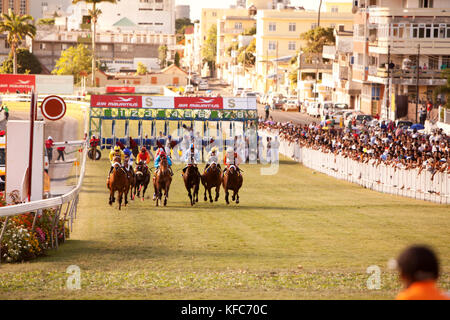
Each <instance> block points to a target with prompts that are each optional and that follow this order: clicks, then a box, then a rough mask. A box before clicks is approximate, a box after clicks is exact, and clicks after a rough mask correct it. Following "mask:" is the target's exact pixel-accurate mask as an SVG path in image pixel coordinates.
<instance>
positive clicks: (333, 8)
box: [331, 7, 339, 12]
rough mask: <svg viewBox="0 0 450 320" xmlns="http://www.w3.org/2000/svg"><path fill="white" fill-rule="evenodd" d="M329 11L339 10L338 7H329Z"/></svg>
mask: <svg viewBox="0 0 450 320" xmlns="http://www.w3.org/2000/svg"><path fill="white" fill-rule="evenodd" d="M331 12H339V7H331Z"/></svg>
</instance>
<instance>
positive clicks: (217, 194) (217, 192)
mask: <svg viewBox="0 0 450 320" xmlns="http://www.w3.org/2000/svg"><path fill="white" fill-rule="evenodd" d="M219 192H220V184H218V185H217V186H216V198H215V199H214V200H215V201H217V200H219Z"/></svg>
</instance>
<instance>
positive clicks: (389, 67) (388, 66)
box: [385, 45, 391, 120]
mask: <svg viewBox="0 0 450 320" xmlns="http://www.w3.org/2000/svg"><path fill="white" fill-rule="evenodd" d="M390 65H391V45H388V59H387V90H386V93H385V94H386V95H387V100H386V109H387V110H386V111H387V112H386V114H387V118H388V120H390V117H389V109H390V107H391V92H390V90H391V86H390V83H389V81H390V80H391V77H390V74H391V66H390Z"/></svg>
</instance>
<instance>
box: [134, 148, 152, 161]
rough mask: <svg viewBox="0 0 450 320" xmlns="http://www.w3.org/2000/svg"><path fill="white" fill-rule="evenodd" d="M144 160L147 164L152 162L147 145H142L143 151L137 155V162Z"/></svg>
mask: <svg viewBox="0 0 450 320" xmlns="http://www.w3.org/2000/svg"><path fill="white" fill-rule="evenodd" d="M141 161H143V162H144V163H145V164H146V165H148V164H149V163H150V153H148V151H147V148H146V147H142V149H141V152H139V154H138V155H137V157H136V163H139V162H141Z"/></svg>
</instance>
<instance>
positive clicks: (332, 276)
mask: <svg viewBox="0 0 450 320" xmlns="http://www.w3.org/2000/svg"><path fill="white" fill-rule="evenodd" d="M105 159H106V153H104V155H103V158H102V160H101V161H99V162H95V163H94V162H89V165H88V169H87V176H86V180H85V184H84V187H83V191H82V193H81V195H80V204H79V213H78V218H77V220H76V222H75V224H74V232H73V234H72V235H71V240H69V241H68V242H67V243H66V244H64V245H63V246H62V247H61V248H60V250H58V251H53V252H51V253H50V254H49V256H48V257H44V258H40V259H38V260H37V261H33V262H29V263H23V264H12V265H2V266H1V267H0V270H1V272H0V298H9V299H16V298H19V299H20V298H41V299H48V298H51V299H53V298H56V299H69V298H75V299H85V298H93V299H129V298H138V299H141V298H149V299H190V298H194V299H206V298H212V299H335V298H342V299H352V298H358V299H380V298H387V299H391V298H393V297H395V294H396V293H397V292H398V290H399V289H400V284H399V282H398V279H397V275H396V273H394V272H392V271H388V270H387V268H386V263H387V261H388V259H390V258H393V257H396V256H397V255H398V253H399V251H400V250H401V249H403V248H404V247H405V246H407V245H408V244H411V243H427V244H430V245H432V246H433V247H434V248H435V249H436V250H437V251H438V253H439V256H440V258H441V262H442V266H443V271H444V273H443V275H442V278H441V286H442V287H444V288H446V289H449V288H450V277H449V270H450V268H449V262H450V261H449V259H450V254H449V253H450V245H449V244H450V241H449V240H450V236H449V232H448V230H449V229H450V220H449V219H448V214H449V206H440V205H436V204H433V203H427V202H421V201H415V200H411V199H407V198H401V197H396V196H391V195H385V194H381V193H377V192H373V191H369V190H366V189H364V188H361V187H359V186H356V185H352V184H349V183H346V182H342V181H338V180H335V179H333V178H330V177H327V176H325V175H322V174H312V172H311V170H310V169H308V168H305V167H303V166H301V165H299V164H296V163H293V162H289V161H285V162H283V163H282V165H281V167H280V170H279V172H278V174H277V175H275V176H261V175H260V174H259V169H260V168H261V167H260V166H248V165H247V166H243V169H244V171H245V177H244V187H243V190H242V192H241V204H240V205H238V206H236V205H234V204H233V205H230V206H226V204H225V203H224V199H223V194H221V198H220V199H219V202H217V203H214V204H209V202H208V203H206V202H203V199H202V197H201V198H200V200H201V202H200V203H199V204H198V205H196V206H195V207H193V208H191V207H190V206H189V201H188V198H187V195H186V192H185V190H184V186H183V184H182V179H181V177H180V171H177V169H179V168H180V167H179V166H176V167H175V176H174V182H173V184H172V188H171V192H170V197H169V203H168V207H167V208H158V209H156V208H155V207H154V203H153V201H151V200H150V199H146V201H145V202H140V201H135V202H132V203H131V204H130V206H129V207H128V208H127V209H125V210H122V211H121V212H119V211H118V210H117V207H109V206H108V204H107V199H108V193H107V189H106V172H107V170H108V163H107V162H106V160H105ZM200 190H201V192H203V188H202V187H201V189H200ZM149 191H150V192H148V195H149V196H151V194H152V191H153V190H152V188H151V189H149ZM72 264H75V265H78V266H79V267H80V268H81V270H82V274H81V276H82V290H79V291H75V292H74V291H67V290H64V286H65V281H66V279H67V276H68V275H67V274H66V273H65V270H66V268H67V267H68V266H69V265H72ZM370 265H378V266H380V268H381V270H382V277H381V280H382V283H381V284H382V288H381V290H376V291H371V290H368V289H367V288H366V281H367V279H368V277H369V275H368V274H366V273H365V271H366V268H367V267H368V266H370Z"/></svg>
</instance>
